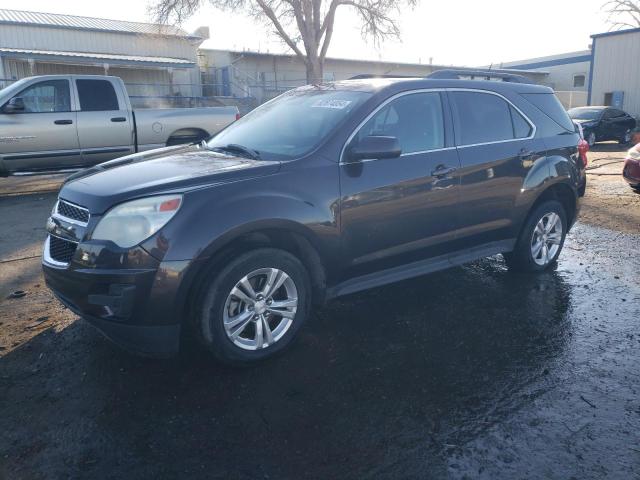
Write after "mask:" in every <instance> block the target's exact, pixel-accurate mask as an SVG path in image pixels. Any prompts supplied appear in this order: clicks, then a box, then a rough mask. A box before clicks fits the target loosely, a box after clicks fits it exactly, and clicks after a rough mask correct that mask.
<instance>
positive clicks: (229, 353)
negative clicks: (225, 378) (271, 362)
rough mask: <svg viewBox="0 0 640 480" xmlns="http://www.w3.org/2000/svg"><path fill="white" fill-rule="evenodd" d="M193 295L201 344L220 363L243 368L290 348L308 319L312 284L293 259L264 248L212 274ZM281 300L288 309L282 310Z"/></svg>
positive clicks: (297, 261)
mask: <svg viewBox="0 0 640 480" xmlns="http://www.w3.org/2000/svg"><path fill="white" fill-rule="evenodd" d="M282 273H284V274H285V275H284V276H283V275H282ZM285 277H286V278H285ZM269 279H271V280H273V283H272V285H273V286H277V288H276V289H275V290H273V291H271V292H269V291H267V290H270V289H268V288H267V287H266V283H267V281H268V280H269ZM243 280H244V283H241V282H242V281H243ZM281 282H282V283H281ZM247 284H248V286H247ZM278 284H280V286H278ZM248 287H250V288H251V290H253V291H252V292H250V290H249V288H248ZM232 291H233V292H235V294H234V293H232ZM262 295H264V298H263V297H261V296H262ZM198 297H199V300H197V301H198V305H197V309H196V318H195V319H194V321H195V325H194V326H195V331H196V335H197V337H198V340H199V341H200V343H201V344H202V345H204V347H205V348H207V349H208V350H209V351H210V352H211V353H212V354H213V355H214V356H215V357H216V358H217V359H218V360H220V361H221V362H223V363H227V364H230V365H236V366H246V365H250V364H252V363H256V362H259V361H261V360H265V359H267V358H269V357H272V356H274V355H276V354H278V353H280V352H282V351H283V350H284V349H285V348H287V347H288V346H289V345H290V344H291V342H292V341H293V340H294V338H295V337H296V334H297V333H298V331H299V330H300V328H301V327H302V325H303V324H304V322H305V321H306V319H307V317H308V316H309V309H310V305H311V282H310V280H309V274H308V273H307V270H306V269H305V267H304V266H303V265H302V263H301V262H300V261H299V260H298V259H297V258H296V257H294V256H293V255H291V254H290V253H288V252H285V251H283V250H277V249H273V248H263V249H258V250H252V251H250V252H247V253H245V254H243V255H241V256H239V257H237V258H236V259H234V260H232V261H231V262H229V263H228V264H227V265H226V266H224V267H223V268H222V269H221V270H219V272H216V273H215V274H212V275H211V276H210V277H209V279H207V280H206V281H205V283H204V285H203V288H202V290H201V293H200V295H199V296H198ZM294 298H295V299H297V301H296V302H295V306H293V304H294V301H293V300H292V299H294ZM285 301H286V304H287V305H288V306H283V305H284V304H285V303H284V302H285ZM277 302H280V304H279V305H278V306H277V307H276V306H275V305H274V303H277ZM281 305H282V306H281ZM275 312H280V313H281V315H278V314H277V313H275ZM234 322H238V323H234ZM267 328H268V330H267ZM237 330H240V332H239V333H238V331H237ZM267 332H271V340H269V337H270V335H269V334H268V333H267ZM233 335H235V337H233ZM232 337H233V338H232Z"/></svg>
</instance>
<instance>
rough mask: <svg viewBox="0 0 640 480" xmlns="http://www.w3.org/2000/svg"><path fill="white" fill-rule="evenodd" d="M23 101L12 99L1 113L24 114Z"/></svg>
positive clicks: (17, 98) (19, 98) (20, 98)
mask: <svg viewBox="0 0 640 480" xmlns="http://www.w3.org/2000/svg"><path fill="white" fill-rule="evenodd" d="M24 108H25V107H24V100H23V99H22V97H13V98H12V99H11V100H9V101H8V102H7V104H6V105H5V106H4V108H3V109H2V111H3V112H4V113H16V112H24Z"/></svg>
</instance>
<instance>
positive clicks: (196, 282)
mask: <svg viewBox="0 0 640 480" xmlns="http://www.w3.org/2000/svg"><path fill="white" fill-rule="evenodd" d="M491 76H495V74H494V73H493V72H492V73H491ZM443 77H444V78H443ZM446 77H447V75H446V74H442V73H440V74H439V76H438V78H437V79H436V78H428V79H424V78H413V79H408V78H396V79H392V78H378V79H360V80H350V81H341V82H333V83H328V84H324V85H315V86H306V87H301V88H298V89H295V90H291V91H289V92H287V93H284V94H283V95H281V96H280V97H277V98H276V99H274V100H272V101H270V102H267V103H266V104H264V105H262V106H260V107H259V108H257V109H255V110H253V111H252V112H250V113H249V114H248V115H246V116H245V117H243V118H241V119H240V120H239V121H237V122H235V123H233V124H232V125H230V126H229V127H227V128H226V129H225V130H223V131H222V132H220V133H219V134H217V135H216V136H214V137H213V138H212V139H210V140H209V141H208V142H203V143H200V144H193V145H188V146H178V147H171V148H165V149H161V150H156V151H150V152H144V153H140V154H137V155H132V156H128V157H124V158H121V159H118V160H113V161H110V162H107V163H104V164H101V165H98V166H96V167H93V168H91V169H88V170H85V171H83V172H79V173H78V174H75V175H73V176H72V177H70V178H69V179H68V181H67V182H66V183H65V184H64V186H63V187H62V189H61V191H60V194H59V199H58V202H57V204H56V206H55V207H54V210H53V212H52V215H51V217H50V219H49V221H48V224H47V230H48V233H49V235H48V238H47V240H46V244H45V247H44V253H43V267H44V274H45V278H46V282H47V285H48V286H49V287H50V288H51V289H52V290H53V292H54V293H55V294H56V295H57V297H58V298H59V299H60V300H61V301H62V302H63V303H64V304H65V305H67V306H68V307H69V308H70V309H71V310H72V311H74V312H76V313H77V314H78V315H80V316H82V317H84V318H85V319H87V320H88V321H89V322H90V323H92V324H93V325H95V326H97V327H98V329H100V330H101V331H102V332H103V333H105V334H106V335H107V336H108V337H110V338H111V339H113V340H114V341H115V342H117V343H119V344H121V345H123V346H125V347H127V348H129V349H132V350H135V351H138V352H141V353H144V354H151V355H166V354H171V353H175V352H176V351H177V350H178V347H179V344H180V342H179V340H180V337H181V333H182V332H184V331H190V332H192V333H193V334H194V335H195V337H196V338H197V339H198V340H199V341H200V342H201V344H202V345H203V346H204V347H205V348H207V349H208V350H209V351H211V353H213V355H214V356H216V357H217V358H218V359H220V360H222V361H225V362H229V363H234V364H246V363H250V362H255V361H258V360H262V359H264V358H267V357H270V356H271V355H273V354H275V353H277V352H279V351H281V350H282V349H284V348H285V347H287V345H289V344H290V342H291V341H292V340H293V338H294V337H295V336H296V334H297V333H298V332H299V331H300V328H301V326H302V325H303V323H304V321H305V320H306V318H307V317H308V316H309V313H310V309H311V308H312V306H313V305H319V304H322V303H323V302H324V301H326V300H327V299H330V298H334V297H338V296H342V295H347V294H351V293H354V292H358V291H362V290H365V289H369V288H373V287H380V286H383V285H386V284H389V283H392V282H398V281H400V280H406V279H410V278H413V277H416V276H419V275H424V274H427V273H430V272H434V271H437V270H442V269H445V268H450V267H452V266H455V265H460V264H463V263H466V262H470V261H474V260H477V259H479V258H482V257H485V256H490V255H495V254H500V253H502V254H503V255H504V256H505V259H506V261H507V264H508V265H509V267H510V268H513V269H516V270H521V271H527V272H540V271H543V270H546V269H548V268H549V267H550V266H551V265H553V263H554V262H555V261H556V259H557V258H558V256H559V255H560V251H561V249H562V246H563V243H564V239H565V236H566V234H567V232H568V231H569V229H570V228H571V226H572V225H573V223H574V222H575V220H576V217H577V214H578V208H579V197H581V196H582V195H583V194H584V187H585V182H586V180H585V178H586V177H585V170H584V163H583V161H582V160H581V158H580V155H579V152H578V143H579V141H580V136H579V134H578V133H577V131H576V128H575V126H574V125H573V123H572V121H571V119H570V118H569V116H568V115H567V113H566V111H565V110H564V108H563V107H562V105H561V104H560V102H559V101H558V99H557V98H556V97H555V95H554V94H553V91H552V90H551V89H549V88H547V87H542V86H538V85H530V84H526V83H518V82H517V81H516V79H515V78H511V77H508V78H505V80H508V81H500V82H499V81H476V80H461V79H459V77H458V76H457V75H454V74H453V73H451V75H450V77H449V78H448V79H447V78H446ZM425 294H426V295H428V294H429V292H425ZM398 301H402V299H399V300H398ZM461 301H464V299H461ZM495 301H496V302H499V301H500V299H495ZM470 321H472V319H470Z"/></svg>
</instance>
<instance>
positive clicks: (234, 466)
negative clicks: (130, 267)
mask: <svg viewBox="0 0 640 480" xmlns="http://www.w3.org/2000/svg"><path fill="white" fill-rule="evenodd" d="M570 303H571V290H570V288H569V287H568V285H567V284H565V282H564V281H563V278H562V276H561V275H560V274H558V273H555V272H550V273H546V274H542V275H536V276H531V275H515V274H511V273H508V272H507V271H506V270H505V267H504V264H503V262H502V261H501V260H500V259H499V258H491V259H486V260H483V261H480V262H476V263H474V264H471V265H469V266H466V267H462V268H455V269H451V270H448V271H445V272H441V273H437V274H434V275H431V276H428V277H424V278H420V279H415V280H410V281H406V282H403V283H400V284H397V285H394V286H390V287H384V288H379V289H376V290H372V291H369V292H366V293H362V294H357V295H352V296H349V297H345V298H343V299H340V300H337V301H333V302H331V303H330V304H329V305H327V306H326V307H324V308H323V309H321V310H319V311H318V312H317V313H316V314H315V315H314V316H313V318H311V319H310V322H309V324H308V325H307V327H306V328H305V329H303V331H302V335H301V338H300V339H299V341H298V342H297V343H296V344H295V345H294V346H293V347H292V348H291V349H290V350H289V351H288V352H286V353H285V354H284V355H282V356H280V357H278V358H276V359H273V360H271V361H269V362H267V363H265V364H262V365H260V366H256V367H253V368H248V369H235V368H229V367H225V366H222V365H219V364H217V363H215V362H213V361H212V360H211V358H210V357H209V356H208V355H207V354H205V353H203V352H201V351H199V350H198V349H195V348H192V349H189V350H188V351H186V352H184V353H183V354H181V355H180V356H179V357H178V358H176V359H172V360H153V359H141V358H138V357H134V356H131V355H129V354H126V353H124V352H122V351H120V350H119V349H117V348H116V347H114V346H112V345H111V344H110V343H108V342H107V341H106V340H103V339H102V337H100V336H99V335H98V334H97V333H96V332H95V331H94V330H93V329H92V328H91V327H89V326H88V325H86V324H85V323H84V322H82V321H77V322H74V323H73V324H71V325H70V326H69V327H67V328H65V329H63V330H61V331H55V330H54V329H49V330H47V331H44V332H43V333H41V334H40V335H38V336H36V337H34V338H33V339H32V340H31V341H30V342H28V343H27V344H25V345H23V346H21V347H20V348H18V349H17V350H15V351H13V352H11V353H10V354H7V355H6V356H5V357H4V358H2V359H0V370H1V371H2V372H3V376H2V383H1V385H2V392H1V395H0V408H1V410H2V411H3V412H4V414H3V416H2V418H0V428H2V430H3V431H4V432H7V433H6V434H5V435H4V438H3V439H2V440H0V450H1V451H3V452H6V453H7V454H8V455H7V456H6V457H5V458H4V460H3V462H4V469H5V471H6V472H11V473H14V474H16V473H18V474H21V475H23V476H24V475H26V474H29V475H33V476H38V475H42V474H43V473H44V472H46V475H49V476H51V477H54V478H56V477H57V476H71V477H74V476H91V477H92V478H101V477H109V476H111V477H114V478H117V477H123V476H124V477H129V478H134V477H149V476H154V477H157V478H163V477H169V478H175V477H177V476H182V475H186V474H188V476H189V477H190V478H194V477H195V478H307V477H308V478H339V477H344V476H345V475H347V476H349V477H352V478H362V477H376V478H379V477H388V478H407V477H416V476H420V477H422V476H424V474H425V472H427V471H428V472H429V473H430V474H431V475H432V476H434V477H439V476H445V475H446V472H447V449H448V448H449V447H450V446H451V445H461V444H464V443H465V442H467V441H469V440H471V439H473V438H474V437H475V436H477V435H479V434H480V433H482V432H485V431H486V430H487V429H490V428H491V427H492V426H493V425H495V424H497V423H499V422H501V421H502V420H503V419H504V418H505V417H508V416H509V415H510V413H511V412H514V411H518V410H519V409H521V408H523V407H524V406H526V405H529V404H531V402H534V401H535V399H536V397H537V396H539V395H541V394H542V393H543V392H544V391H545V390H546V389H549V388H553V387H554V386H553V385H551V384H550V380H548V378H549V376H548V375H547V374H548V373H549V370H550V369H552V368H553V367H554V363H555V362H556V361H557V358H558V357H559V356H560V355H561V354H562V352H563V347H564V346H565V345H566V344H567V342H568V341H569V339H570V337H571V331H572V325H571V322H570V320H569V319H568V316H567V311H568V310H569V308H570ZM0 472H1V468H0ZM16 476H17V475H16Z"/></svg>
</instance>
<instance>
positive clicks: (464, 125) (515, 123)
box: [449, 91, 532, 146]
mask: <svg viewBox="0 0 640 480" xmlns="http://www.w3.org/2000/svg"><path fill="white" fill-rule="evenodd" d="M449 95H450V98H451V107H452V110H453V120H454V126H455V131H456V138H457V143H458V145H460V146H463V145H476V144H483V143H492V142H500V141H505V140H514V139H517V138H526V137H528V136H529V135H530V134H531V130H532V127H531V125H530V124H529V122H528V121H527V120H526V119H525V118H524V117H523V116H522V115H521V114H520V113H519V112H518V111H517V110H516V109H515V108H513V107H512V106H511V105H510V104H509V103H508V102H506V101H505V100H504V99H503V98H501V97H499V96H497V95H493V94H490V93H483V92H456V91H454V92H451V93H450V94H449Z"/></svg>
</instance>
